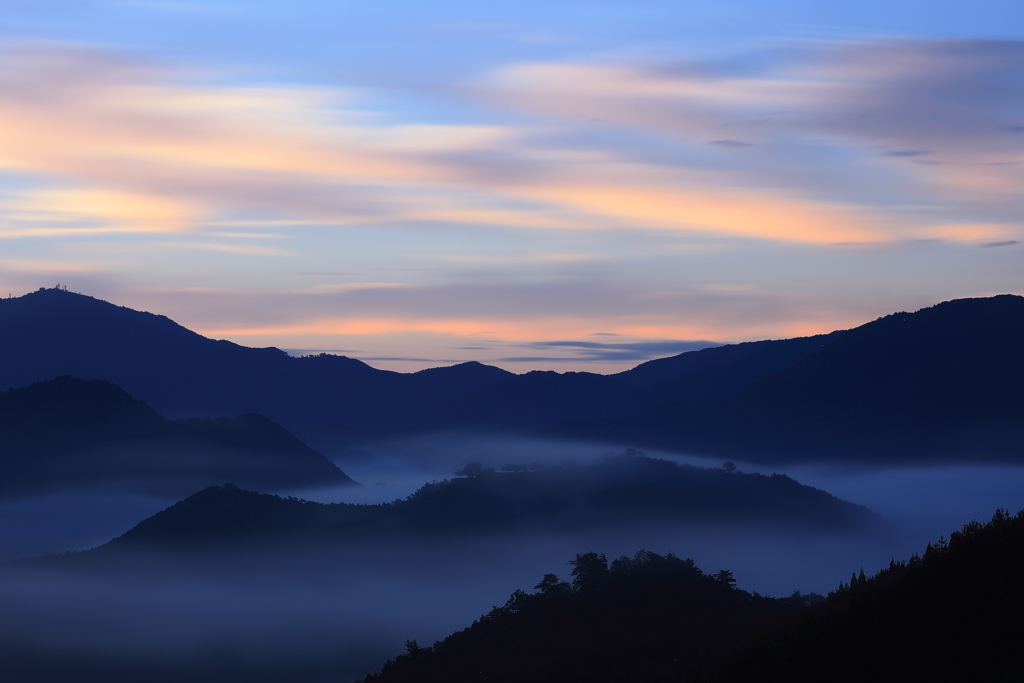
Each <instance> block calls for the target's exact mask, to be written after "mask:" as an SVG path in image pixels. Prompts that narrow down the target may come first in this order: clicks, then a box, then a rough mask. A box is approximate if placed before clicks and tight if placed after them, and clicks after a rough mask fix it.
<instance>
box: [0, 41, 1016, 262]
mask: <svg viewBox="0 0 1024 683" xmlns="http://www.w3.org/2000/svg"><path fill="white" fill-rule="evenodd" d="M796 52H797V56H796V57H792V56H790V57H788V58H787V59H785V60H783V59H781V58H780V59H779V60H777V63H775V64H773V65H772V66H771V68H768V69H765V68H764V67H760V68H759V69H750V72H749V73H743V72H742V71H736V70H734V71H733V72H722V71H720V70H719V71H716V70H708V69H703V70H702V69H700V68H697V67H696V66H693V65H687V64H675V65H660V66H644V65H630V66H622V65H609V64H596V63H595V64H564V63H560V64H528V65H518V66H510V67H508V68H506V69H503V70H501V71H500V72H498V73H495V74H493V75H492V76H490V77H489V78H488V79H487V80H486V82H485V87H484V88H483V89H482V90H481V89H478V90H477V92H478V93H479V94H481V96H484V95H486V97H488V98H490V100H491V101H493V102H500V103H501V104H502V106H505V107H512V108H515V109H519V110H522V109H524V108H525V109H529V110H532V111H534V112H538V113H541V114H543V115H545V116H548V117H549V120H548V122H547V123H544V124H543V125H540V124H537V123H531V124H530V125H525V124H503V125H500V126H496V125H490V124H483V125H467V124H463V123H459V124H452V125H437V124H431V125H425V124H415V123H399V122H395V121H393V120H392V119H391V118H390V117H389V116H388V115H386V114H381V113H373V112H370V111H368V110H362V109H360V108H359V107H358V97H357V94H356V93H353V92H346V91H343V90H337V89H327V88H297V87H286V86H264V87H254V86H245V87H243V86H225V85H218V84H213V83H208V82H203V80H202V79H201V78H199V77H198V76H197V74H195V73H188V72H184V71H180V70H179V71H176V70H174V69H168V68H166V66H165V65H159V64H154V63H150V62H146V61H144V60H139V59H136V58H132V57H129V56H126V55H123V54H118V53H110V52H104V51H100V50H94V49H87V48H82V47H75V46H68V45H61V44H20V45H17V46H13V47H12V46H9V47H8V48H7V49H6V50H5V51H4V52H3V53H2V55H0V60H2V62H3V65H4V68H3V69H2V70H0V149H2V150H3V152H2V154H0V168H4V169H7V170H8V171H16V172H22V173H25V174H32V176H33V177H37V178H44V179H46V180H47V181H48V182H49V183H50V185H51V186H50V187H45V188H36V189H31V190H26V191H25V192H23V193H22V194H21V196H19V197H16V198H14V199H12V200H9V201H8V202H7V204H5V206H3V207H0V211H2V212H3V213H4V216H3V219H4V222H5V223H6V224H8V225H10V224H17V225H13V226H12V229H13V228H20V230H14V232H12V233H11V234H17V235H32V234H34V233H32V232H31V230H30V229H29V228H30V227H32V226H36V225H38V224H39V223H45V224H47V226H48V227H52V226H53V225H54V224H68V225H80V226H82V227H87V228H91V229H94V230H95V229H99V228H101V227H104V226H106V227H108V228H110V229H117V230H125V229H130V230H135V231H139V232H149V231H191V230H203V229H207V227H208V226H210V225H213V224H218V223H223V222H224V221H228V220H231V217H232V216H234V215H237V214H246V215H249V216H255V217H256V219H257V220H276V221H283V222H289V221H291V222H292V226H293V227H294V228H296V229H298V227H299V226H301V225H302V224H304V223H306V224H321V225H323V224H326V225H349V224H356V223H358V224H379V225H394V224H400V223H409V222H439V223H450V224H465V225H475V226H485V227H486V226H518V227H527V228H535V229H536V228H542V229H559V230H566V229H571V230H591V229H632V228H637V227H640V228H644V229H656V230H669V231H688V232H694V233H703V234H712V235H714V234H724V235H739V236H749V237H756V238H759V239H771V240H783V241H795V242H808V243H830V242H851V241H879V240H885V239H890V238H892V239H899V238H902V237H905V236H906V234H905V232H906V229H907V228H908V226H909V227H910V228H912V229H913V228H917V227H920V226H921V225H923V224H924V223H934V222H935V221H934V217H928V218H929V220H927V221H923V219H921V217H920V216H913V215H911V216H908V214H907V213H906V212H902V213H900V214H899V215H894V214H893V213H892V212H891V211H890V210H889V205H890V204H891V199H890V198H889V197H873V196H871V194H870V193H869V192H868V191H867V189H868V186H870V185H871V183H872V182H873V181H872V180H871V178H870V172H871V170H872V169H870V168H869V167H864V168H862V169H861V172H862V176H864V177H861V178H858V179H857V180H856V182H854V183H852V186H851V187H849V188H847V189H846V190H845V191H844V190H843V189H842V188H841V185H842V183H841V182H840V180H842V178H836V179H835V182H833V183H832V184H831V185H830V184H828V183H827V182H824V181H822V178H825V179H828V178H829V177H831V176H834V175H836V173H837V172H836V171H834V170H833V169H831V168H829V167H828V166H827V165H825V166H819V167H814V165H813V162H812V161H810V160H809V159H807V158H805V157H806V156H807V154H808V153H809V152H808V150H812V149H820V148H822V146H823V145H824V146H825V147H830V148H833V149H842V150H846V153H849V152H850V151H852V152H854V153H862V154H863V156H864V159H867V158H868V157H870V158H873V159H876V160H884V161H881V162H875V163H887V164H889V166H888V167H882V168H881V172H882V173H884V174H889V175H892V176H893V177H898V178H899V179H900V182H901V183H902V184H903V185H905V186H906V187H907V188H910V189H912V191H913V193H914V194H916V195H917V196H916V197H915V198H916V199H919V200H921V203H928V202H929V201H935V200H937V199H938V198H939V197H940V196H941V198H942V200H943V201H944V202H947V203H948V201H949V200H950V199H951V198H955V199H956V201H957V202H958V208H959V210H961V212H962V213H963V212H970V211H971V210H975V211H976V212H979V213H983V214H986V215H979V216H978V218H981V219H983V220H985V219H988V218H989V216H988V215H987V214H992V213H993V212H996V213H999V212H1002V214H1009V213H1012V212H1013V211H1017V212H1018V213H1019V210H1020V209H1021V207H1020V203H1021V201H1024V200H1021V198H1020V193H1019V192H1018V191H1017V188H1019V186H1020V181H1021V172H1022V171H1021V167H1020V165H1019V164H1018V162H1021V161H1024V150H1022V149H1021V145H1022V144H1024V142H1022V141H1024V138H1021V137H1020V136H1019V135H1017V134H1015V133H1013V132H1012V131H1013V127H1014V126H1018V125H1020V119H1019V106H1020V99H1021V96H1020V88H1019V87H1017V86H1018V85H1019V81H1020V79H1021V77H1020V74H1021V73H1024V56H1022V55H1024V49H1022V48H1021V46H1020V45H1018V44H1016V43H977V42H964V41H960V42H950V41H946V42H935V41H933V42H923V41H917V42H914V41H911V42H907V41H904V42H900V41H883V42H874V43H867V42H861V43H856V42H850V43H841V44H823V45H809V46H806V47H804V48H803V49H802V50H797V51H796ZM595 113H599V114H600V118H601V120H602V121H604V122H606V123H605V124H602V126H599V127H598V128H599V130H596V131H593V132H589V133H581V132H580V131H579V130H577V127H578V122H579V121H580V120H589V119H590V118H592V117H593V115H594V114H595ZM609 126H611V127H615V128H618V129H624V130H628V131H633V132H634V133H637V134H641V133H642V134H645V135H647V134H654V135H658V136H662V137H664V138H665V140H666V142H665V144H664V145H661V146H660V147H659V148H660V149H661V150H662V152H660V153H664V150H666V149H667V150H673V149H674V150H675V151H674V152H673V154H675V157H674V161H672V163H666V162H665V160H664V159H655V158H650V155H649V153H648V152H647V151H646V149H647V148H646V147H644V146H643V145H641V146H639V147H637V146H635V145H634V144H633V142H630V141H631V140H633V138H631V137H630V136H629V135H627V136H625V137H622V136H621V135H612V134H608V132H607V131H608V128H609ZM700 150H703V151H700ZM712 150H718V152H717V153H716V152H712ZM925 150H927V154H925ZM740 153H742V154H740ZM702 155H703V156H702ZM708 155H710V156H708ZM737 155H739V156H741V157H742V160H741V159H740V158H739V157H738V156H737ZM864 159H862V160H861V163H864V164H866V163H868V162H867V161H865V160H864ZM924 159H927V161H928V162H929V163H928V164H922V163H919V162H920V161H922V160H924ZM966 167H969V168H970V172H969V173H965V172H964V169H965V168H966ZM983 202H984V203H987V207H988V208H987V209H985V210H984V211H982V210H980V209H978V207H979V206H981V205H982V203H983ZM1004 218H1005V216H1004ZM953 222H958V223H962V222H964V221H963V219H962V217H958V218H957V219H955V220H954V221H953ZM975 222H978V221H977V219H975ZM26 224H29V225H26ZM39 234H42V233H39Z"/></svg>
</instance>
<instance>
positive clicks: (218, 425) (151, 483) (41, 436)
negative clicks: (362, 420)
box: [0, 376, 355, 495]
mask: <svg viewBox="0 0 1024 683" xmlns="http://www.w3.org/2000/svg"><path fill="white" fill-rule="evenodd" d="M0 472H2V474H0V482H2V483H0V495H10V494H15V493H17V494H23V493H29V492H38V491H42V490H48V489H54V488H64V487H84V486H104V485H118V486H130V487H131V488H141V489H158V490H164V491H178V492H180V491H182V490H185V491H188V490H195V488H197V487H198V486H203V485H208V484H209V483H210V482H211V481H223V480H224V478H225V477H232V478H235V479H236V480H238V481H244V482H246V483H247V485H250V486H257V487H260V488H264V489H266V488H269V489H271V490H280V489H286V488H293V487H296V486H312V485H319V486H328V485H335V486H336V485H342V484H354V483H355V482H353V481H352V480H351V479H350V478H349V477H347V476H346V475H345V474H344V473H343V472H342V471H341V470H339V469H338V468H337V467H336V466H335V465H334V464H333V463H332V462H331V461H329V460H328V459H327V458H326V457H324V456H323V455H321V454H320V453H317V452H316V451H314V450H312V449H311V448H309V447H308V446H306V445H305V444H303V443H302V442H301V441H299V439H297V438H296V437H295V436H294V435H293V434H291V433H289V432H288V431H287V430H285V429H284V428H283V427H281V426H280V425H278V424H277V423H275V422H273V421H272V420H270V419H268V418H266V417H263V416H262V415H257V414H246V415H242V416H240V417H237V418H233V419H232V418H212V419H207V418H191V419H183V420H167V419H165V418H164V417H162V416H161V415H160V414H159V413H157V412H156V411H155V410H153V409H152V408H150V407H149V406H148V405H146V404H145V403H143V402H142V401H138V400H136V399H134V398H132V397H131V396H130V395H129V394H127V393H126V392H125V391H123V390H122V389H121V388H119V387H117V386H115V385H113V384H111V383H109V382H105V381H102V380H91V381H85V380H81V379H76V378H73V377H68V376H64V377H59V378H57V379H52V380H47V381H44V382H37V383H34V384H32V385H30V386H28V387H24V388H15V389H10V390H8V391H6V392H0Z"/></svg>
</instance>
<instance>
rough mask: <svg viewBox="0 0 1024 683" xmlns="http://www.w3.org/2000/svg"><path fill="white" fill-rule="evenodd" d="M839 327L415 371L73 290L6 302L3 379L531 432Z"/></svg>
mask: <svg viewBox="0 0 1024 683" xmlns="http://www.w3.org/2000/svg"><path fill="white" fill-rule="evenodd" d="M833 336H834V335H821V336H818V337H808V338H806V339H791V340H781V341H771V342H756V343H748V344H738V345H734V346H725V347H716V348H712V349H704V350H701V351H697V352H690V353H684V354H681V355H679V356H675V357H672V358H667V359H660V360H657V361H651V362H648V363H644V364H642V365H640V366H638V367H636V368H634V369H633V370H630V371H627V372H624V373H619V374H618V375H611V376H606V375H596V374H592V373H565V374H558V373H553V372H533V373H527V374H525V375H513V374H512V373H509V372H506V371H504V370H501V369H499V368H495V367H491V366H487V365H482V364H480V363H475V362H470V363H463V364H460V365H455V366H451V367H445V368H433V369H430V370H424V371H421V372H416V373H410V374H405V373H397V372H388V371H383V370H376V369H374V368H371V367H370V366H368V365H366V364H365V363H362V362H360V361H358V360H354V359H352V358H346V357H344V356H334V355H329V354H320V355H316V356H308V357H303V358H293V357H289V356H288V355H287V354H285V353H284V352H283V351H280V350H278V349H273V348H267V349H253V348H247V347H244V346H239V345H237V344H233V343H231V342H227V341H214V340H212V339H207V338H205V337H202V336H200V335H198V334H196V333H194V332H191V331H189V330H187V329H185V328H184V327H181V326H180V325H178V324H176V323H174V322H172V321H171V320H169V319H167V318H165V317H163V316H158V315H153V314H150V313H141V312H138V311H133V310H131V309H128V308H124V307H119V306H115V305H113V304H109V303H107V302H104V301H100V300H98V299H94V298H91V297H88V296H83V295H80V294H74V293H72V292H67V291H64V290H60V289H43V290H40V291H37V292H33V293H31V294H27V295H25V296H23V297H19V298H14V299H4V300H0V354H3V356H4V357H5V358H8V359H10V362H8V363H5V364H4V365H3V366H2V367H0V388H10V387H15V386H24V385H26V384H29V383H31V382H34V381H39V380H44V379H51V378H53V377H58V376H61V375H73V376H75V377H82V378H85V379H104V380H107V381H110V382H113V383H115V384H117V385H118V386H121V387H124V388H125V390H126V391H128V392H129V393H131V394H132V395H133V396H138V397H140V398H142V399H143V400H145V401H146V402H147V403H148V404H149V405H152V406H153V407H154V408H156V409H157V410H159V411H160V412H161V413H163V414H164V415H168V416H170V417H190V416H192V417H205V416H223V415H238V414H241V413H249V412H256V413H260V414H264V415H268V416H269V417H271V418H272V419H273V420H275V421H277V422H279V423H281V424H282V425H284V426H285V427H286V428H288V429H289V430H291V431H293V432H295V433H296V434H298V435H299V436H300V438H302V439H303V440H304V441H306V442H307V443H310V444H311V445H313V446H314V447H317V448H320V449H326V450H332V449H335V448H337V447H340V446H345V445H351V444H355V443H359V442H363V441H368V440H373V439H374V438H379V437H387V436H394V435H400V434H409V433H415V432H431V431H443V430H472V431H501V432H507V433H513V434H515V433H525V432H529V431H531V430H534V429H536V428H539V427H541V426H543V425H545V424H548V423H551V422H555V421H559V420H569V419H577V418H584V417H628V416H631V415H637V414H640V413H643V412H645V411H648V410H651V409H652V408H654V407H656V406H658V405H660V404H662V403H664V402H666V401H679V402H683V403H687V404H699V403H706V402H708V401H717V400H721V399H723V398H725V397H727V396H729V395H731V394H733V393H735V392H736V391H738V390H740V389H742V388H743V387H745V386H747V385H749V384H750V383H752V382H754V381H756V380H757V379H759V378H761V377H763V376H764V375H765V374H767V373H770V372H773V371H776V370H778V369H780V368H782V367H785V366H786V365H787V364H790V363H793V362H795V361H796V360H798V359H799V358H802V357H803V356H805V355H807V354H808V353H812V352H813V351H816V350H817V349H819V348H821V346H822V345H823V344H825V343H828V341H829V340H831V339H832V338H833Z"/></svg>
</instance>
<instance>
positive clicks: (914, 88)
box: [483, 39, 1024, 240]
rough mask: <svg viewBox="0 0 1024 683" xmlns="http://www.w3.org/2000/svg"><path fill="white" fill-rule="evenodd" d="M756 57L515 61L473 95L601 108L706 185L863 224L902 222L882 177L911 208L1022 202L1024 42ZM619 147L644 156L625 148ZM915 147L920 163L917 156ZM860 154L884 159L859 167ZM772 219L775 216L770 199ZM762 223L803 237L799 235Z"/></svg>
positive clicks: (813, 46)
mask: <svg viewBox="0 0 1024 683" xmlns="http://www.w3.org/2000/svg"><path fill="white" fill-rule="evenodd" d="M759 57H762V58H759V59H758V60H757V61H756V62H743V61H742V60H733V62H732V63H731V64H729V65H724V66H718V65H710V66H709V65H707V64H705V65H696V64H692V63H685V62H681V63H662V64H642V63H641V64H630V65H622V64H614V63H601V62H588V63H575V64H566V63H536V64H523V65H513V66H509V67H507V68H505V69H502V70H499V71H498V72H496V73H494V74H493V75H492V76H491V77H490V78H489V80H488V81H487V82H486V83H485V84H484V86H483V89H484V91H485V92H486V93H487V94H488V96H489V97H490V98H492V99H493V100H494V101H496V102H500V103H502V104H503V105H504V106H510V107H521V108H527V109H529V110H532V111H535V112H538V113H543V114H545V115H549V116H557V117H559V118H561V119H562V120H564V121H572V122H575V123H576V124H577V125H578V124H579V122H582V121H585V120H587V119H589V118H590V117H592V116H593V114H594V112H600V114H601V119H602V121H603V122H604V123H605V124H606V126H605V127H606V128H607V127H608V126H615V127H618V128H619V129H621V130H628V131H646V132H647V133H649V134H651V135H656V136H659V137H661V138H662V139H663V144H664V145H665V146H674V147H675V148H676V149H677V150H679V154H680V155H683V154H687V153H688V154H689V155H690V157H691V158H692V159H694V161H693V162H692V165H693V166H700V165H702V164H703V165H704V166H705V167H707V169H708V173H709V174H710V175H713V176H715V177H716V180H717V182H718V183H719V187H722V186H725V187H730V188H735V187H743V189H744V191H750V190H752V189H753V188H760V189H766V190H769V191H770V192H771V193H772V194H776V195H778V196H783V197H786V198H787V200H789V201H790V202H793V204H792V205H795V206H800V204H799V202H798V201H797V200H798V199H799V198H801V197H803V198H806V199H808V200H811V201H810V203H811V204H813V202H814V201H818V202H820V206H822V207H824V206H827V205H830V204H832V203H834V202H836V200H837V199H838V198H845V202H844V201H843V200H842V199H840V200H839V202H838V203H839V206H840V207H841V206H842V204H844V203H845V204H847V206H851V205H857V206H858V207H859V211H860V212H861V213H862V214H863V218H855V219H854V221H853V222H854V223H855V224H858V225H863V223H864V222H865V221H864V219H867V221H866V222H867V225H868V230H870V229H875V230H879V231H881V232H884V233H886V234H891V235H892V236H899V235H900V233H901V229H902V227H903V226H905V225H907V224H908V223H912V222H913V221H914V219H913V218H912V220H911V221H908V220H907V218H908V216H907V215H906V213H903V214H902V215H901V216H900V217H899V219H895V217H893V216H892V215H891V214H890V213H889V211H888V209H887V207H888V205H890V204H891V203H892V200H891V199H890V197H889V196H887V194H886V192H884V191H883V190H882V188H879V187H877V179H878V178H879V177H880V176H881V177H884V178H885V179H886V182H888V183H890V184H892V185H893V186H894V187H896V188H898V190H899V191H900V192H902V193H904V194H910V193H913V194H914V195H917V198H918V199H920V202H919V203H921V204H927V203H943V204H948V203H949V202H950V201H955V202H956V204H957V209H958V210H959V211H961V212H963V213H965V214H969V215H972V216H973V220H974V221H978V220H979V218H980V217H981V216H985V215H986V214H988V218H989V219H990V220H993V221H995V222H1001V221H1003V220H1006V219H1007V218H1008V217H1009V216H1012V215H1019V214H1020V211H1021V210H1022V209H1024V199H1022V196H1021V193H1020V192H1019V187H1020V186H1021V183H1022V181H1024V177H1022V171H1024V166H1022V164H1024V143H1022V141H1021V140H1020V138H1019V137H1016V136H1015V135H1014V134H1013V131H1014V130H1015V127H1019V123H1018V122H1019V120H1020V111H1021V107H1022V105H1024V42H1020V41H971V40H899V39H891V40H874V41H819V42H808V43H804V44H798V45H788V46H786V49H785V50H780V51H779V52H778V54H776V55H774V56H773V55H771V54H769V55H768V58H767V59H764V58H763V57H764V54H761V55H759ZM737 64H738V66H737ZM726 131H729V132H730V133H731V132H732V131H736V132H739V133H741V134H742V138H741V139H742V141H743V142H742V143H740V144H739V145H738V144H737V142H738V140H737V139H736V138H734V137H732V135H730V136H729V137H723V132H726ZM628 140H633V138H628ZM746 145H751V146H753V145H756V147H757V148H758V149H760V150H761V152H762V153H763V154H764V156H763V157H761V156H749V155H745V156H744V157H743V160H742V162H736V161H734V160H732V158H730V159H725V158H722V159H714V160H711V161H709V160H707V159H702V158H701V157H699V155H698V154H697V153H696V152H694V151H693V150H694V148H695V146H703V148H704V149H708V147H709V146H710V147H711V148H714V147H717V148H721V149H722V150H723V153H724V152H725V150H727V149H730V148H736V147H738V146H746ZM618 151H619V152H620V154H622V155H623V156H625V155H628V154H631V153H632V154H633V155H634V156H641V155H644V154H647V153H648V151H647V148H645V147H638V146H636V145H635V143H633V142H626V143H625V145H623V146H621V147H620V148H619V150H618ZM659 153H660V152H659ZM924 155H927V156H928V163H927V164H921V163H915V162H919V161H920V157H922V156H924ZM870 157H881V158H883V159H885V160H887V163H888V165H887V166H879V165H878V164H877V163H875V164H874V165H873V166H872V162H871V161H870ZM858 167H859V172H858V173H856V174H854V173H851V169H858ZM693 185H694V183H692V182H690V183H686V185H685V186H686V187H687V188H689V187H693ZM872 195H874V196H872ZM721 199H722V200H724V201H720V203H722V204H728V200H725V198H724V197H722V198H721ZM805 206H806V205H805ZM839 213H840V215H844V213H845V212H844V211H843V210H842V209H841V208H840V211H839ZM872 214H874V218H875V219H876V220H874V221H872V220H870V219H869V218H867V217H868V216H871V215H872ZM886 214H888V215H887V216H886V218H881V216H883V215H886ZM771 215H775V216H779V217H780V218H781V216H782V214H781V213H780V211H779V210H778V209H777V208H776V209H774V210H772V211H771ZM846 215H847V216H848V215H849V214H846ZM783 220H784V219H783ZM827 220H828V219H827V218H826V221H827ZM847 225H849V223H847ZM717 227H719V229H720V226H717ZM772 231H773V232H775V233H776V234H779V235H787V236H792V237H793V238H795V239H801V240H805V239H807V236H806V233H805V232H803V231H801V232H799V233H797V234H796V235H789V234H788V233H787V232H785V231H783V230H781V229H780V228H777V227H774V228H772Z"/></svg>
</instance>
